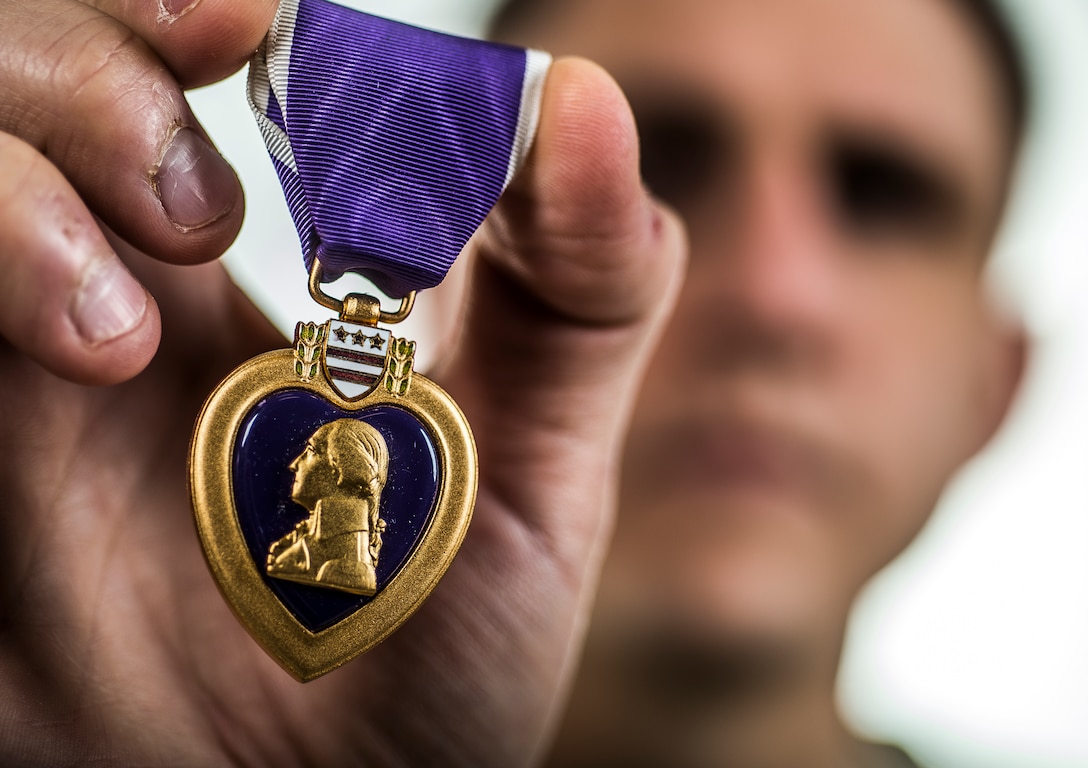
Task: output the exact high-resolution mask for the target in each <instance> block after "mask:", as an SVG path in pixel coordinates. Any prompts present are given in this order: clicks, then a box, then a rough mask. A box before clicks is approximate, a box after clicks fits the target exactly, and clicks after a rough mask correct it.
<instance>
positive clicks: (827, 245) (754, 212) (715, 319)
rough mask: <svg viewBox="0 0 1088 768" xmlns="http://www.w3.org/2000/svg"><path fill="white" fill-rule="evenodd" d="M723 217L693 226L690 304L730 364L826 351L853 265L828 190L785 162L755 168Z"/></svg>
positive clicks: (764, 161) (785, 157) (740, 181)
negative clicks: (841, 246)
mask: <svg viewBox="0 0 1088 768" xmlns="http://www.w3.org/2000/svg"><path fill="white" fill-rule="evenodd" d="M734 184H735V186H734V188H733V189H732V190H730V192H729V194H728V196H724V195H723V201H724V202H723V204H722V205H721V206H720V207H719V209H718V211H717V213H716V215H709V216H704V217H702V218H701V219H700V220H697V221H696V222H694V223H693V225H692V229H691V237H692V251H693V258H692V267H691V273H690V275H689V280H688V286H687V289H686V295H685V299H686V300H688V301H691V302H693V303H694V304H695V305H696V306H697V307H698V310H697V311H696V313H695V314H696V315H698V316H699V317H700V321H699V323H698V329H699V330H696V331H695V333H697V334H712V336H711V337H710V338H707V339H706V341H708V342H709V346H710V347H711V348H715V347H716V348H718V349H719V353H720V354H725V353H729V352H737V351H738V350H744V351H746V352H749V353H751V352H753V351H759V352H760V353H768V352H774V353H775V354H776V355H778V354H782V353H785V352H790V353H792V354H796V353H798V352H800V351H806V352H808V353H812V352H815V351H817V350H820V349H823V348H824V347H826V345H827V343H828V342H830V341H831V339H832V337H833V330H834V322H835V318H836V317H837V316H838V315H839V314H840V313H841V311H842V308H843V299H844V296H843V289H844V287H845V285H844V281H843V276H844V273H843V268H844V263H843V260H842V259H841V258H838V257H837V254H836V253H835V251H836V249H835V247H834V229H833V227H832V226H831V225H830V223H829V222H828V220H827V219H828V217H827V215H826V214H824V213H823V211H822V206H821V203H820V196H819V189H818V187H817V182H816V180H815V178H814V176H813V174H812V173H810V172H809V171H808V169H807V168H806V167H805V164H804V162H803V160H802V159H801V158H799V157H796V156H791V155H789V154H787V153H785V152H779V153H778V154H777V155H768V156H765V157H761V158H755V159H753V160H751V161H750V162H749V163H748V164H747V167H745V168H743V170H740V171H739V172H738V174H737V176H736V178H735V179H734Z"/></svg>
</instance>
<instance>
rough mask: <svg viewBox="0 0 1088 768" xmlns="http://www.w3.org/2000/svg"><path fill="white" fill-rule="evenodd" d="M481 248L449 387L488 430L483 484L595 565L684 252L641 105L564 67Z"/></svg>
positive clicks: (556, 69)
mask: <svg viewBox="0 0 1088 768" xmlns="http://www.w3.org/2000/svg"><path fill="white" fill-rule="evenodd" d="M475 245H476V248H477V251H478V253H477V255H478V258H477V259H476V263H475V272H474V275H473V277H472V282H471V283H470V288H469V291H470V293H469V307H470V309H469V315H468V317H467V319H466V323H465V325H464V329H463V334H462V339H463V343H462V344H461V345H460V347H459V349H458V351H457V354H456V355H455V356H454V358H453V360H451V365H450V368H449V369H447V373H448V374H449V375H448V377H447V378H446V384H447V386H448V387H449V388H450V389H451V390H453V391H454V394H455V396H457V397H458V398H459V399H460V400H461V402H462V404H463V406H464V407H465V410H466V413H467V414H468V416H469V419H470V421H471V422H472V423H473V428H474V429H475V430H476V432H477V437H478V442H479V450H480V468H481V480H482V486H483V487H485V488H489V489H490V490H491V491H492V492H495V493H497V494H499V495H500V497H501V500H502V502H503V506H505V507H507V508H509V509H512V510H514V511H515V513H516V514H518V515H521V516H522V517H523V520H524V522H526V523H527V524H529V525H530V526H532V528H533V529H534V530H538V531H541V532H543V533H545V534H547V535H554V537H555V540H554V541H553V542H552V543H553V544H554V545H555V546H556V547H557V548H558V551H559V552H561V553H562V554H563V556H564V557H563V558H561V559H565V558H570V559H569V560H568V561H567V562H571V563H582V564H584V563H585V562H586V559H585V558H586V555H587V550H586V548H587V547H593V546H594V545H595V543H596V542H597V541H598V539H599V535H600V533H601V531H603V530H604V529H605V528H606V526H605V525H604V524H605V523H607V522H608V521H609V520H610V515H609V514H608V513H607V512H605V513H603V514H602V512H601V511H602V510H609V509H610V507H611V503H612V498H611V497H612V493H613V492H612V488H613V487H614V482H613V478H614V475H615V472H616V465H617V463H618V461H617V454H618V450H619V447H620V444H621V437H622V434H623V431H624V429H625V425H626V421H627V417H628V414H629V410H630V408H631V404H632V402H633V396H634V394H635V391H636V389H637V385H638V382H639V380H640V378H641V374H642V369H643V367H644V365H645V362H646V359H647V358H648V355H649V352H650V350H651V348H652V346H653V343H654V342H655V341H656V337H657V334H658V333H659V331H660V329H661V327H662V325H663V322H664V320H665V318H666V316H667V313H668V310H669V308H670V307H671V304H672V300H673V298H674V296H675V294H676V292H677V290H678V287H679V283H680V280H681V274H682V267H683V262H684V254H685V242H684V235H683V228H682V226H681V224H680V223H679V220H678V219H677V218H676V216H674V215H673V214H672V213H671V212H669V211H667V210H665V209H664V208H663V207H662V206H660V205H659V204H657V203H656V202H655V201H654V200H652V199H651V198H650V196H649V195H648V193H647V192H646V190H645V188H644V187H643V185H642V183H641V180H640V177H639V170H638V138H637V132H636V129H635V125H634V120H633V118H632V115H631V111H630V109H629V107H628V105H627V102H626V99H625V98H624V96H623V94H622V93H621V92H620V90H619V88H618V86H617V85H616V84H615V83H614V81H613V80H612V79H611V78H610V77H609V76H608V75H607V74H606V73H605V72H604V71H603V70H601V69H600V68H598V67H597V66H595V65H593V64H590V63H589V62H586V61H584V60H580V59H563V60H559V61H557V62H556V63H555V65H554V66H553V69H552V72H551V74H550V76H549V80H548V83H547V86H546V89H545V93H544V102H543V108H542V113H541V124H540V129H539V134H538V138H537V143H536V145H535V147H534V149H533V152H532V155H531V157H530V160H529V163H528V164H527V166H526V168H524V169H523V171H522V173H521V174H520V175H519V177H518V178H517V179H516V180H515V182H514V184H513V185H512V186H511V188H510V189H509V190H508V191H507V193H506V195H504V197H503V199H502V201H501V202H500V204H499V206H498V208H497V209H496V211H495V214H494V215H493V216H492V217H491V218H490V219H489V220H488V222H487V224H486V225H485V227H484V229H483V230H482V231H481V233H480V236H479V237H478V238H477V239H476V241H475ZM587 489H588V490H589V491H590V492H589V493H587ZM564 496H569V498H564Z"/></svg>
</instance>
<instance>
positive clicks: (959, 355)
mask: <svg viewBox="0 0 1088 768" xmlns="http://www.w3.org/2000/svg"><path fill="white" fill-rule="evenodd" d="M963 304H966V305H967V306H969V302H967V301H964V302H963ZM952 306H953V307H954V308H953V309H949V310H945V311H940V306H939V305H938V304H935V303H934V304H931V309H930V311H929V312H926V313H921V312H918V311H917V309H915V310H914V311H913V312H909V311H908V312H902V313H899V315H898V317H886V318H885V322H883V323H871V324H869V325H868V328H869V329H871V330H869V331H868V332H866V333H864V334H862V335H861V338H860V339H859V343H858V344H857V347H856V350H857V353H858V354H859V356H860V357H862V358H863V359H864V361H865V363H864V364H862V363H859V364H858V365H856V366H854V367H853V368H852V369H851V370H852V373H850V374H848V375H849V376H850V378H849V381H848V383H847V384H846V386H844V387H842V389H841V390H840V396H842V397H843V398H844V402H842V403H841V404H840V408H839V411H840V412H841V413H842V414H845V415H846V426H845V427H844V428H845V429H847V430H849V431H851V432H853V433H854V434H855V435H857V438H856V440H855V441H854V442H855V446H854V447H855V450H856V451H857V456H858V457H859V458H861V459H862V460H863V461H864V462H865V463H866V464H867V465H868V468H869V472H868V474H869V477H870V479H871V483H872V486H871V492H872V493H873V495H874V496H875V497H876V502H875V503H874V504H873V508H875V509H876V510H884V512H883V514H880V515H873V514H869V515H868V516H867V517H865V518H863V520H864V523H863V524H864V527H865V529H866V531H865V535H866V536H867V537H870V538H871V539H872V538H875V539H879V540H882V541H883V542H884V547H883V550H884V551H883V552H882V554H881V557H884V558H887V557H890V556H891V555H894V554H895V553H897V552H898V551H899V550H900V549H902V548H903V547H905V546H906V544H908V543H909V541H910V539H911V538H912V537H913V536H914V535H915V534H916V533H917V531H918V530H919V529H920V528H921V526H922V525H923V524H924V523H925V521H926V520H927V519H928V517H929V514H930V512H931V511H932V509H933V507H934V506H935V504H936V502H937V500H938V498H939V496H940V493H941V492H942V490H943V488H944V486H945V485H946V484H947V482H948V481H949V479H950V478H951V477H952V475H953V474H954V473H955V472H956V471H957V470H958V469H959V468H960V467H961V466H962V465H963V463H964V462H966V461H967V460H968V459H969V458H970V456H971V455H972V453H973V452H974V451H975V449H976V448H977V446H978V444H979V443H980V437H979V436H980V433H981V432H982V430H983V425H982V423H981V421H982V414H981V413H980V404H979V399H980V398H979V392H980V389H981V388H980V379H981V377H982V376H983V375H985V372H983V371H981V370H980V369H981V367H982V362H981V360H982V359H983V355H982V353H981V350H980V347H981V345H982V343H983V340H982V338H981V334H980V333H979V332H978V330H979V327H978V324H977V323H976V322H975V321H974V320H973V318H972V317H971V316H970V312H969V310H967V309H966V308H965V307H959V306H955V305H952ZM878 329H879V330H878Z"/></svg>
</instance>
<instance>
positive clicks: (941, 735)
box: [193, 0, 1088, 768]
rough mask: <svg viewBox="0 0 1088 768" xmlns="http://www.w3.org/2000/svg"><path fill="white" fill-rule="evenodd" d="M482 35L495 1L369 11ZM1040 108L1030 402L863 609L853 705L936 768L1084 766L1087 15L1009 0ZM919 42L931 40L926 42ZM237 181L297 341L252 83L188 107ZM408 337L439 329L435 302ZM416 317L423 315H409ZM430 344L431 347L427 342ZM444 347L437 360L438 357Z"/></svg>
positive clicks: (1019, 303)
mask: <svg viewBox="0 0 1088 768" xmlns="http://www.w3.org/2000/svg"><path fill="white" fill-rule="evenodd" d="M349 4H352V5H355V6H357V7H360V8H363V9H364V10H373V11H375V12H378V13H381V14H382V15H386V16H391V17H396V18H401V19H404V20H407V21H411V22H414V23H418V24H421V25H424V26H430V27H434V28H438V29H445V30H449V31H455V32H459V33H466V34H476V33H478V32H479V30H480V29H481V28H482V23H483V20H484V18H485V17H486V13H487V8H488V5H489V2H488V0H414V1H409V0H385V1H384V2H383V1H382V0H370V1H369V2H354V3H349ZM1006 4H1007V5H1009V6H1010V8H1011V10H1012V11H1013V14H1014V17H1015V18H1016V19H1017V23H1018V27H1019V32H1020V34H1021V35H1022V36H1023V37H1024V38H1025V40H1026V42H1027V45H1028V48H1029V50H1030V53H1031V57H1032V64H1033V79H1034V81H1035V82H1034V87H1035V90H1036V98H1037V100H1038V101H1039V114H1038V116H1037V123H1036V126H1035V128H1034V130H1033V136H1032V143H1031V148H1030V151H1029V153H1028V156H1027V158H1026V161H1025V164H1024V170H1023V172H1022V174H1021V184H1020V195H1019V198H1020V199H1019V200H1018V202H1017V205H1016V207H1015V209H1014V213H1013V215H1012V217H1011V220H1010V224H1009V226H1008V231H1007V233H1006V236H1005V237H1004V239H1003V244H1002V246H1001V248H1000V251H999V254H998V256H997V258H996V260H995V269H994V279H995V282H996V283H997V284H998V286H999V289H1000V290H1001V291H1002V292H1003V294H1005V295H1007V296H1008V297H1009V298H1010V303H1011V304H1012V305H1013V306H1015V307H1016V308H1017V309H1018V311H1020V312H1021V314H1022V315H1023V316H1024V317H1025V319H1026V322H1027V324H1028V326H1029V328H1030V329H1031V331H1032V332H1033V334H1034V336H1035V337H1036V343H1035V348H1034V354H1033V359H1032V369H1031V373H1030V376H1029V378H1028V381H1027V383H1026V386H1025V388H1024V392H1023V395H1022V397H1021V399H1020V402H1019V404H1018V406H1017V408H1016V410H1015V412H1014V414H1013V416H1012V418H1011V419H1010V421H1009V423H1008V425H1007V427H1006V429H1005V430H1004V432H1003V433H1002V434H1001V435H1000V436H999V438H998V439H997V441H996V442H995V443H994V444H993V446H992V447H991V448H990V449H989V450H988V451H987V452H986V454H985V455H983V456H981V457H980V458H979V459H978V460H977V461H976V462H975V463H974V464H973V465H972V466H970V467H969V468H968V469H967V470H966V471H965V472H964V473H963V474H962V476H961V477H960V479H959V480H958V481H957V482H956V483H955V484H954V485H953V486H952V487H951V488H950V489H949V491H948V493H947V494H946V497H945V499H944V501H943V502H942V504H941V507H940V509H939V510H938V512H937V515H936V516H935V518H934V520H933V522H932V524H931V525H930V526H929V528H928V529H927V530H926V531H925V532H924V533H923V535H922V536H921V537H920V538H919V540H918V541H917V542H916V544H915V545H914V546H913V547H912V548H911V550H910V551H909V552H908V553H907V554H906V555H905V556H904V557H903V558H901V559H900V560H899V561H897V562H896V563H895V564H893V565H892V566H891V567H890V568H888V569H887V570H886V571H885V572H884V573H883V574H882V575H881V576H879V577H878V578H877V579H876V581H875V582H874V583H873V585H872V586H871V588H870V589H869V590H868V591H867V593H866V594H865V595H864V596H863V598H862V600H861V602H860V605H859V608H858V611H857V613H856V616H855V619H854V622H853V624H852V627H851V632H850V636H849V641H848V648H847V654H846V660H845V664H844V668H843V672H842V676H841V683H842V684H841V690H842V694H841V700H842V706H843V710H844V712H845V713H846V716H847V717H848V719H849V720H850V721H851V722H852V723H854V724H855V726H856V727H857V728H858V729H860V730H862V731H863V732H865V733H868V734H870V735H873V736H876V737H879V738H886V739H891V740H894V741H897V742H900V743H902V744H904V745H906V746H908V748H909V749H910V750H911V751H912V752H913V753H914V754H915V756H916V757H917V758H919V759H920V760H921V761H923V762H925V763H926V764H928V765H930V766H933V767H934V768H941V767H942V766H944V767H948V768H1084V767H1085V766H1088V472H1085V467H1086V466H1088V86H1085V84H1084V80H1085V78H1088V3H1085V2H1084V0H1008V2H1007V3H1006ZM920 44H922V43H921V42H920ZM193 102H194V106H195V109H196V110H197V113H198V115H199V116H200V118H201V120H202V121H203V122H204V123H205V125H206V126H207V128H208V130H209V131H210V132H211V134H212V136H213V137H214V138H215V140H216V141H217V143H218V144H219V147H220V149H221V150H222V151H223V152H224V154H225V155H226V156H227V157H228V158H229V159H230V160H231V162H232V163H233V164H234V165H235V167H236V168H237V169H238V171H239V174H240V176H241V178H242V181H243V184H244V185H245V187H246V192H247V196H248V210H249V212H248V214H247V220H246V224H245V227H244V228H243V231H242V234H241V236H240V237H239V239H238V242H237V243H236V244H235V246H234V247H233V248H232V249H231V252H230V253H229V254H228V257H227V263H228V266H229V267H230V268H231V270H232V272H233V273H234V274H235V276H236V278H237V279H238V280H239V282H240V283H241V284H242V285H243V287H245V288H246V290H247V291H249V292H250V294H251V295H252V296H253V297H254V298H255V300H256V301H257V302H258V303H259V304H260V305H261V306H262V307H263V308H264V309H265V311H266V313H268V314H269V316H270V317H272V319H273V320H274V321H275V322H276V323H277V324H278V325H279V326H280V327H281V328H282V329H283V330H284V332H285V333H290V332H291V329H292V328H293V326H294V323H295V322H296V321H297V320H303V319H305V320H310V319H318V318H319V316H320V315H321V314H322V311H321V310H318V309H317V308H316V306H315V305H314V304H313V303H312V302H311V301H310V299H309V297H308V295H307V293H306V288H305V275H304V274H303V271H302V267H301V261H300V258H299V255H298V245H297V239H296V236H295V233H294V230H293V229H292V227H291V223H290V219H289V217H288V214H287V211H286V207H285V205H284V203H283V200H282V196H281V195H280V192H279V187H278V183H277V181H276V179H275V176H274V174H273V173H272V170H271V164H270V163H269V161H268V159H267V156H266V155H265V151H264V147H263V144H262V143H261V140H260V137H259V135H258V133H257V131H256V129H255V127H254V126H253V123H252V120H251V118H250V116H249V113H248V109H247V107H246V104H245V98H244V79H243V78H242V77H241V76H239V77H235V78H232V79H231V80H228V81H227V82H225V83H223V84H220V85H218V86H214V87H212V88H207V89H203V90H201V91H198V92H196V93H194V94H193ZM413 320H414V327H410V328H407V329H405V331H404V332H405V334H406V335H409V336H415V337H420V336H425V335H426V334H427V327H426V321H427V313H426V302H425V301H424V302H423V307H422V311H421V312H419V313H417V315H416V316H413ZM410 322H411V321H410ZM421 346H423V347H426V344H423V345H421ZM433 353H434V350H432V354H433Z"/></svg>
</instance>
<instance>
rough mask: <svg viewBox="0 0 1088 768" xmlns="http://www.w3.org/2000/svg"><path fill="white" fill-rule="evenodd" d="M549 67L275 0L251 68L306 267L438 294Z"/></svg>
mask: <svg viewBox="0 0 1088 768" xmlns="http://www.w3.org/2000/svg"><path fill="white" fill-rule="evenodd" d="M549 63H550V59H549V58H548V57H547V56H546V55H545V54H541V53H538V52H534V51H526V50H524V49H521V48H513V47H510V46H505V45H497V44H494V43H487V42H482V41H479V40H468V39H464V38H458V37H453V36H451V35H445V34H440V33H437V32H431V31H428V30H424V29H419V28H416V27H412V26H408V25H406V24H400V23H398V22H393V21H389V20H387V19H381V18H378V17H375V16H370V15H367V14H364V13H360V12H358V11H354V10H351V9H348V8H344V7H342V6H339V5H335V4H333V3H331V2H327V1H326V0H285V1H284V2H283V3H282V4H281V7H280V10H279V13H278V14H277V17H276V21H275V23H274V25H273V28H272V30H271V31H270V32H269V36H268V38H267V39H266V41H265V43H264V45H263V46H262V49H261V50H260V51H259V52H258V54H257V58H256V59H255V60H254V63H253V66H252V67H251V69H250V102H251V105H252V106H253V109H254V113H255V114H256V115H257V121H258V124H259V125H260V127H261V130H262V133H263V134H264V136H265V140H266V142H267V143H268V147H269V153H270V154H271V156H272V160H273V164H274V165H275V167H276V172H277V173H278V174H279V177H280V181H281V183H282V184H283V188H284V193H285V194H286V197H287V203H288V207H289V208H290V211H291V215H292V217H293V219H294V221H295V226H296V227H297V228H298V231H299V237H300V239H301V242H302V250H303V254H304V257H305V259H306V264H307V267H309V266H310V264H311V260H312V259H313V258H315V257H316V258H317V259H318V260H319V261H320V262H321V267H322V270H323V272H324V274H325V275H326V279H335V278H336V277H338V276H340V275H341V274H343V273H344V272H358V273H360V274H362V275H364V276H365V277H367V278H368V279H369V280H371V281H372V282H373V283H374V284H375V285H376V286H377V287H378V288H379V289H380V290H381V291H382V292H384V293H385V294H387V295H388V296H390V297H393V298H399V297H401V296H404V295H405V294H407V293H408V292H409V291H413V290H421V289H424V288H430V287H432V286H435V285H437V284H438V283H440V282H441V281H442V279H443V278H444V277H445V275H446V272H447V271H448V270H449V268H450V267H451V266H452V264H453V262H454V260H455V259H456V258H457V256H458V255H459V254H460V252H461V250H462V249H463V248H464V246H465V244H466V243H467V242H468V240H469V238H470V237H471V236H472V234H473V233H474V232H475V231H476V229H477V228H478V227H479V226H480V224H481V223H482V222H483V220H484V218H486V216H487V214H488V213H489V212H490V211H491V209H492V207H494V205H495V203H496V201H497V200H498V199H499V196H500V195H501V194H502V192H503V190H504V189H505V187H506V185H507V184H508V183H509V181H510V179H511V177H512V176H513V174H514V172H515V171H516V169H517V167H518V166H519V165H520V164H521V162H522V161H523V160H524V158H525V155H526V154H527V153H528V148H529V145H530V143H531V141H532V136H533V133H534V132H535V128H536V122H537V118H538V116H539V108H540V92H541V90H542V84H543V80H544V76H545V74H546V71H547V68H548V65H549Z"/></svg>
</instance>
